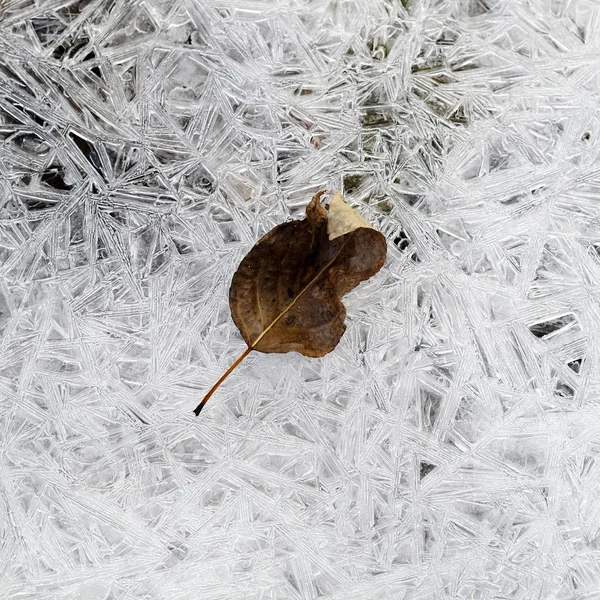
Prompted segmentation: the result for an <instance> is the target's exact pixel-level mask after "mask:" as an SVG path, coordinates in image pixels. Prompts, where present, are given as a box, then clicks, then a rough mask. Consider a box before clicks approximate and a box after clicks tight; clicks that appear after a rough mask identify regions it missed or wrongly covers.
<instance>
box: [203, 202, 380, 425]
mask: <svg viewBox="0 0 600 600" xmlns="http://www.w3.org/2000/svg"><path fill="white" fill-rule="evenodd" d="M323 193H324V192H319V193H318V194H317V195H316V196H315V197H314V198H313V199H312V201H311V202H310V204H309V205H308V206H307V208H306V218H305V219H303V220H301V221H290V222H289V223H283V224H282V225H277V226H276V227H275V228H273V229H272V230H271V231H270V232H269V233H267V234H266V235H265V236H264V237H263V238H262V239H261V240H259V241H258V242H257V244H256V245H255V246H254V248H252V250H250V252H249V253H248V254H247V255H246V257H245V258H244V259H243V260H242V262H241V263H240V266H239V267H238V270H237V271H236V273H235V275H234V276H233V280H232V282H231V288H230V290H229V306H230V308H231V314H232V317H233V320H234V322H235V324H236V325H237V327H238V329H239V330H240V333H241V334H242V337H243V338H244V340H245V341H246V344H247V345H248V348H247V349H246V351H245V352H244V353H243V354H242V356H240V357H239V358H238V360H236V362H235V363H234V364H233V365H232V366H231V367H230V368H229V369H228V370H227V372H226V373H225V374H224V375H223V377H221V379H219V381H218V382H217V383H216V384H215V385H214V386H213V387H212V389H211V390H210V391H209V392H208V394H207V395H206V396H205V397H204V399H203V400H202V402H201V403H200V404H199V405H198V407H197V408H196V410H195V411H194V412H195V413H196V414H199V413H200V411H201V410H202V408H203V406H204V404H206V402H207V401H208V399H209V398H210V396H212V394H213V393H214V391H215V390H216V389H217V388H218V387H219V385H220V384H221V383H222V382H223V380H224V379H225V378H226V377H227V376H228V375H229V374H230V373H231V371H233V369H235V367H237V365H238V364H239V363H240V362H241V361H242V360H243V359H244V358H245V357H246V356H247V355H248V354H249V353H250V352H251V351H252V350H258V351H259V352H291V351H296V352H300V353H301V354H304V356H311V357H320V356H324V355H325V354H327V353H328V352H331V350H333V349H334V348H335V347H336V345H337V343H338V342H339V341H340V339H341V337H342V335H343V334H344V331H345V330H346V326H345V324H344V319H345V317H346V308H345V307H344V305H343V303H342V300H341V299H342V296H344V294H347V293H348V292H349V291H350V290H352V289H354V288H355V287H356V286H357V285H358V284H359V283H360V282H361V281H364V280H365V279H368V278H369V277H371V276H372V275H374V274H375V273H377V271H379V269H381V267H382V265H383V263H384V260H385V256H386V252H387V246H386V240H385V237H384V236H383V235H382V234H381V233H380V232H379V231H377V230H375V229H373V227H371V225H369V223H367V222H366V221H365V220H364V219H363V218H362V217H361V216H360V215H359V214H358V213H357V212H356V211H355V210H354V209H352V208H351V207H349V206H348V205H347V204H346V203H345V202H344V200H343V198H342V196H341V194H339V193H336V194H335V195H334V196H333V198H332V200H331V203H330V205H329V209H325V208H323V206H321V200H320V199H321V196H322V195H323Z"/></svg>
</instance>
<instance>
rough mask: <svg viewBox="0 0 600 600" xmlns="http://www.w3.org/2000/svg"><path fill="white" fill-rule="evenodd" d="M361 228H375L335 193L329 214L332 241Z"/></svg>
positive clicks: (338, 193)
mask: <svg viewBox="0 0 600 600" xmlns="http://www.w3.org/2000/svg"><path fill="white" fill-rule="evenodd" d="M360 227H367V228H369V229H373V227H372V226H371V225H370V224H369V223H368V222H367V221H365V220H364V219H363V218H362V217H361V216H360V215H359V214H358V212H356V211H355V210H354V209H353V208H352V207H351V206H349V205H348V204H346V202H345V201H344V198H343V196H342V194H341V193H340V192H335V194H333V197H332V198H331V202H330V203H329V211H328V214H327V235H328V236H329V239H330V240H334V239H335V238H337V237H340V236H342V235H346V234H347V233H350V232H352V231H354V230H355V229H358V228H360Z"/></svg>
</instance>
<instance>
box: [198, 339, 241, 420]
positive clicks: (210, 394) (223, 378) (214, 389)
mask: <svg viewBox="0 0 600 600" xmlns="http://www.w3.org/2000/svg"><path fill="white" fill-rule="evenodd" d="M250 352H252V348H246V350H245V352H244V353H243V354H242V355H241V356H240V357H239V358H238V359H237V360H236V361H235V362H234V363H233V364H232V365H231V366H230V367H229V369H227V371H225V373H224V374H223V376H222V377H221V379H219V381H217V383H215V385H213V386H212V387H211V388H210V390H209V392H208V394H206V396H204V398H203V399H202V402H200V404H198V406H196V408H195V409H194V414H195V415H196V416H198V415H199V414H200V411H201V410H202V409H203V408H204V405H205V404H206V403H207V402H208V400H209V399H210V397H211V396H212V395H213V394H214V393H215V392H216V391H217V388H218V387H219V386H220V385H221V384H222V383H223V382H224V381H225V380H226V379H227V377H229V375H230V374H231V372H232V371H233V370H234V369H235V368H236V367H237V366H238V365H239V364H240V363H241V362H242V361H243V360H244V359H245V358H246V356H248V354H250Z"/></svg>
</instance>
